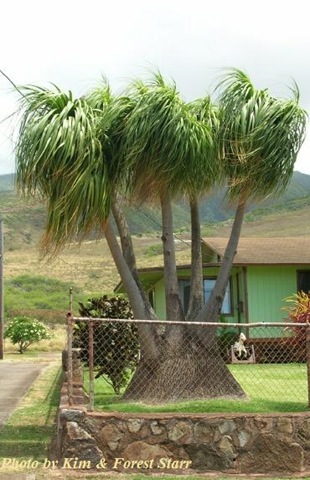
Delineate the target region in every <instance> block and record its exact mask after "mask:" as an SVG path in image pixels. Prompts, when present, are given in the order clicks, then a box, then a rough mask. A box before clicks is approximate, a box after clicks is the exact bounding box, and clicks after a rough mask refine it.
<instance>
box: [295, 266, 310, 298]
mask: <svg viewBox="0 0 310 480" xmlns="http://www.w3.org/2000/svg"><path fill="white" fill-rule="evenodd" d="M301 290H302V291H303V292H305V293H308V292H309V291H310V270H297V291H298V292H300V291H301Z"/></svg>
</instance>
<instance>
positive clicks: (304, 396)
mask: <svg viewBox="0 0 310 480" xmlns="http://www.w3.org/2000/svg"><path fill="white" fill-rule="evenodd" d="M67 325H68V345H67V350H68V382H67V385H68V396H69V402H70V403H71V404H74V395H73V387H74V373H73V370H72V369H73V360H72V359H73V356H77V357H78V359H79V361H80V363H81V364H82V366H83V378H84V389H85V390H86V392H87V393H88V396H89V409H90V410H93V409H94V408H96V409H99V410H105V409H107V410H110V411H111V410H113V409H116V410H117V409H118V408H121V409H122V408H124V407H122V406H124V405H126V404H128V403H131V404H132V403H136V404H137V405H145V406H153V407H154V408H155V407H156V406H158V405H160V406H161V408H162V405H163V404H164V405H169V404H171V403H175V402H178V403H179V404H180V409H179V411H182V402H185V403H184V405H187V406H186V408H187V410H186V411H189V410H188V408H189V407H188V402H190V401H193V402H194V404H195V405H196V407H197V404H198V405H200V408H202V409H204V410H201V411H206V412H207V411H210V412H211V411H212V412H222V411H227V412H228V411H240V412H243V411H244V412H247V411H251V412H266V411H270V412H279V411H282V412H294V411H296V412H297V411H304V410H306V409H307V408H308V404H309V391H310V390H309V389H310V387H309V383H310V382H309V378H310V374H309V372H310V370H309V366H310V353H309V352H310V326H308V325H307V324H296V323H276V324H273V323H253V324H231V323H189V322H166V321H151V320H121V319H99V318H85V317H72V316H71V315H70V314H69V315H68V317H67ZM197 402H198V403H197ZM199 402H200V403H199ZM120 405H121V407H120ZM196 407H195V408H196ZM184 408H185V407H184ZM161 411H164V410H161ZM195 411H197V410H195Z"/></svg>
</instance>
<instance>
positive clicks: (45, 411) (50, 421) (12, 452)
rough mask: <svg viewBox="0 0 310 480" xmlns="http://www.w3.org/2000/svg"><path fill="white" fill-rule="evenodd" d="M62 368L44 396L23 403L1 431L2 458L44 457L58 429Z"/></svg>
mask: <svg viewBox="0 0 310 480" xmlns="http://www.w3.org/2000/svg"><path fill="white" fill-rule="evenodd" d="M60 387H61V372H60V370H59V372H58V373H57V375H56V376H55V378H54V379H53V382H52V384H51V386H50V388H49V389H48V391H47V393H46V395H45V397H44V398H43V399H40V401H38V402H37V403H36V404H35V405H33V406H25V407H23V406H21V407H20V408H18V409H17V410H16V411H15V412H14V413H13V415H12V416H11V417H10V419H9V420H8V422H7V423H6V424H5V425H4V426H3V428H2V429H1V431H0V439H1V440H0V460H1V458H14V459H16V461H18V460H21V459H25V458H26V459H29V458H32V459H35V460H37V461H39V462H41V461H44V459H45V458H46V457H47V456H48V449H49V446H50V443H51V441H52V437H53V434H54V432H55V428H56V425H55V421H54V420H55V414H56V412H57V408H58V405H59V392H60Z"/></svg>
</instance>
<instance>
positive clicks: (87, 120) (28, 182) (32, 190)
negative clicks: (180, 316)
mask: <svg viewBox="0 0 310 480" xmlns="http://www.w3.org/2000/svg"><path fill="white" fill-rule="evenodd" d="M23 93H24V96H23V98H22V109H23V116H22V122H21V126H20V132H19V141H18V145H17V151H16V159H17V182H18V185H19V187H20V189H21V190H22V191H23V192H24V193H27V194H36V195H41V196H42V198H44V199H45V200H46V202H47V221H46V227H45V234H44V237H43V247H44V249H45V251H48V252H51V251H54V253H57V251H58V250H59V249H61V248H62V247H63V246H64V245H65V243H66V242H68V241H70V240H73V239H74V240H76V239H78V240H81V239H83V238H84V237H85V236H86V235H87V234H88V233H89V232H90V231H93V230H95V231H97V233H98V235H100V234H101V233H102V234H103V233H104V234H105V236H106V239H107V242H108V244H109V247H110V250H111V254H112V256H113V258H114V260H115V263H116V266H117V268H118V270H119V273H120V275H121V277H122V280H123V282H124V284H125V285H126V288H127V293H128V296H129V298H130V302H131V305H132V308H133V311H134V314H135V316H136V318H145V317H146V315H147V314H148V313H149V312H150V309H149V308H148V307H149V306H148V303H147V302H146V301H145V298H144V297H143V296H142V293H141V290H140V289H139V285H138V284H137V282H136V280H135V278H134V276H133V275H132V271H131V268H130V267H131V265H128V263H127V262H126V254H125V255H124V254H123V252H122V251H121V250H120V247H119V245H118V242H117V240H116V237H115V233H114V231H113V229H112V227H111V223H110V216H111V211H112V210H115V208H114V207H115V203H116V200H117V198H116V194H117V191H118V189H119V188H121V187H122V185H123V183H124V178H123V177H124V173H123V172H124V169H122V165H121V157H118V156H117V155H114V153H113V151H112V148H115V146H114V145H113V136H112V134H111V135H110V137H108V134H109V133H110V131H111V128H112V126H113V127H114V125H112V126H111V124H110V123H108V122H107V121H105V115H106V110H107V109H108V108H110V105H111V104H112V103H113V102H114V99H113V97H112V95H111V92H110V89H109V87H108V86H107V85H104V86H103V87H101V88H100V89H99V88H98V89H96V90H95V91H94V92H92V94H91V95H88V96H87V97H83V98H81V99H73V96H72V94H71V93H70V92H69V93H68V94H66V93H63V92H61V91H60V90H59V89H58V88H57V87H55V88H54V89H53V90H49V89H45V88H40V87H32V86H30V87H24V88H23ZM123 103H124V104H125V103H126V102H123ZM126 109H127V110H128V109H130V105H128V102H127V104H126ZM122 115H124V114H123V110H122V109H119V116H120V117H121V116H122ZM109 128H110V130H109ZM114 134H115V133H114ZM125 173H126V171H125ZM141 328H142V327H141ZM143 333H144V334H145V333H147V334H148V333H151V334H150V335H149V339H148V341H147V342H144V343H143V341H141V347H142V350H148V354H149V355H150V356H154V354H155V353H154V345H153V338H156V334H155V333H156V332H154V329H152V328H151V327H149V326H144V328H143ZM144 337H145V335H143V338H144Z"/></svg>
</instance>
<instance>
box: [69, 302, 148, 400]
mask: <svg viewBox="0 0 310 480" xmlns="http://www.w3.org/2000/svg"><path fill="white" fill-rule="evenodd" d="M79 311H80V314H81V315H82V316H83V317H92V318H94V317H96V318H124V319H129V318H133V314H132V310H131V307H130V304H129V302H128V301H127V300H125V299H124V298H122V297H119V296H115V297H108V296H107V295H104V296H103V297H100V298H92V299H90V300H88V302H87V304H86V305H83V304H82V303H80V309H79ZM74 346H75V347H78V348H80V358H81V360H82V361H84V362H85V363H86V364H87V365H88V363H89V354H88V322H76V324H75V331H74ZM138 360H139V343H138V336H137V328H136V326H135V325H134V324H130V323H117V322H106V323H102V322H95V323H94V368H95V370H96V372H97V373H96V378H98V377H100V376H104V377H105V379H106V380H107V381H108V383H110V385H112V387H113V390H114V392H115V393H116V394H117V395H119V394H120V389H121V388H122V387H125V386H126V384H127V382H128V380H129V378H130V376H131V374H132V372H133V370H134V369H135V367H136V365H137V363H138Z"/></svg>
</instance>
